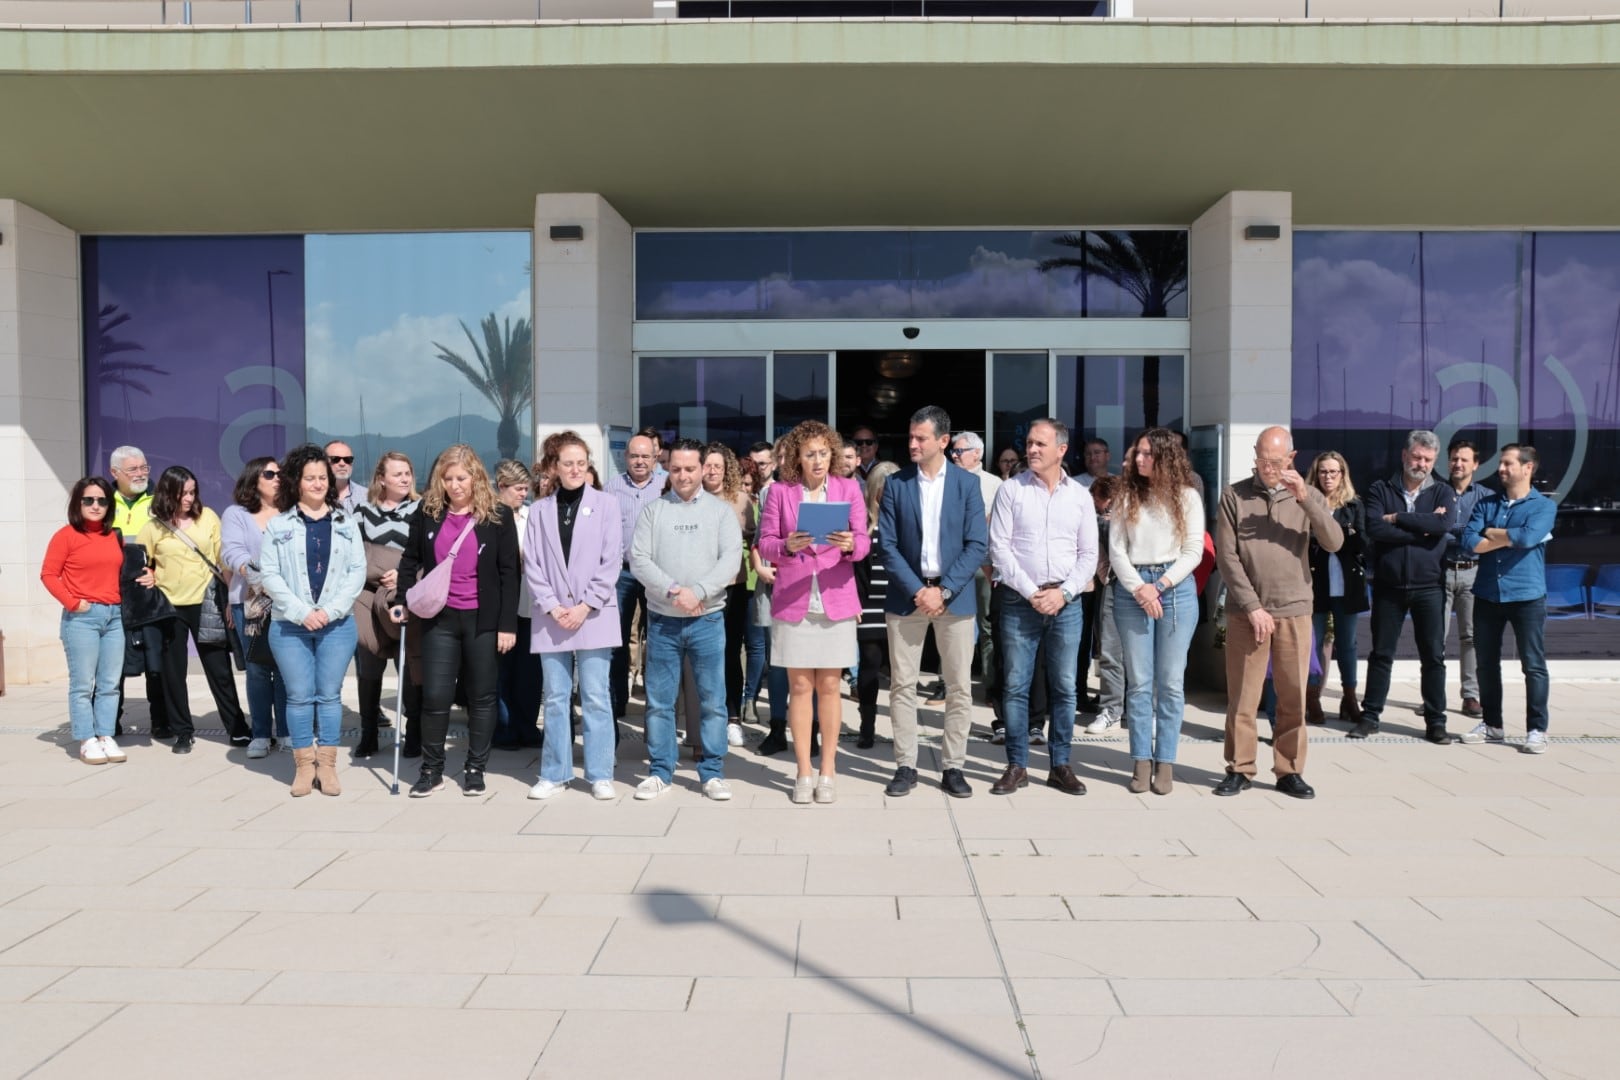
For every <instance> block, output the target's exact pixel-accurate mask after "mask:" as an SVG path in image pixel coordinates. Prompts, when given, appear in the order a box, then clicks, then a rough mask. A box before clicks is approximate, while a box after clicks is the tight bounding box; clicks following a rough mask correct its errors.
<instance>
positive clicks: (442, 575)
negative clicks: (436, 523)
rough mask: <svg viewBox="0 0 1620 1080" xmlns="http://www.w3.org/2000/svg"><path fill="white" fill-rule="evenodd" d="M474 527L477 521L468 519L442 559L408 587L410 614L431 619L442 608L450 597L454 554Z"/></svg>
mask: <svg viewBox="0 0 1620 1080" xmlns="http://www.w3.org/2000/svg"><path fill="white" fill-rule="evenodd" d="M449 519H450V515H449V514H446V515H445V520H446V521H448V520H449ZM443 527H444V526H442V525H441V526H440V528H443ZM476 528H478V522H476V521H469V522H468V523H467V528H466V529H465V530H463V532H462V534H461V535H460V536H458V537H456V542H455V543H453V544H451V545H450V553H449V554H448V555H446V556H445V557H444V561H442V562H441V563H439V565H438V566H435V567H434V568H433V569H432V571H431V572H429V573H428V574H425V575H424V576H423V577H422V578H421V579H420V580H419V581H417V583H416V584H415V585H412V586H411V587H410V590H409V591H408V592H407V593H406V594H405V606H406V607H408V608H410V609H411V614H412V615H415V616H416V617H418V618H421V619H431V618H433V616H435V615H437V614H438V613H439V612H440V611H442V610H444V602H445V601H446V600H448V599H449V598H450V576H451V575H452V574H453V573H454V572H455V563H456V554H457V553H458V552H460V551H461V545H462V542H463V541H465V540H466V539H467V537H469V536H471V535H472V534H473V530H474V529H476Z"/></svg>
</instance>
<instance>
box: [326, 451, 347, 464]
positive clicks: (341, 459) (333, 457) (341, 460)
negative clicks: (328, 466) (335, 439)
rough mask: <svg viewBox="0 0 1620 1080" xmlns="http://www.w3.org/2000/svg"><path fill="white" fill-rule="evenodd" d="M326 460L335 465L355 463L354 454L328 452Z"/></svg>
mask: <svg viewBox="0 0 1620 1080" xmlns="http://www.w3.org/2000/svg"><path fill="white" fill-rule="evenodd" d="M326 460H327V461H330V462H331V463H332V464H334V465H353V464H354V455H353V454H348V455H341V454H328V455H327V457H326Z"/></svg>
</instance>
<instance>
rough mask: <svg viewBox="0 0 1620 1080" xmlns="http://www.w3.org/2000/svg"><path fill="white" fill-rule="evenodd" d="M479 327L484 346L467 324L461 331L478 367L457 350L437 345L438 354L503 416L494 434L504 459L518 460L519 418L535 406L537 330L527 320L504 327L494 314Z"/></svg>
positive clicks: (435, 343) (507, 322)
mask: <svg viewBox="0 0 1620 1080" xmlns="http://www.w3.org/2000/svg"><path fill="white" fill-rule="evenodd" d="M479 327H480V328H481V329H482V330H483V332H484V340H483V343H482V344H480V343H479V341H478V339H477V338H476V337H474V336H473V332H472V330H470V329H469V328H468V327H467V324H466V323H465V322H463V323H462V324H461V331H462V333H464V334H466V335H467V341H468V342H469V343H470V344H471V345H472V348H473V355H474V356H475V357H477V359H478V366H477V367H474V366H473V365H472V364H469V363H468V362H467V361H466V359H465V358H463V357H462V355H461V354H460V353H458V352H456V351H455V350H454V349H449V348H446V347H445V346H443V345H440V344H439V343H438V342H437V341H435V342H434V343H433V345H434V347H435V348H436V349H438V350H439V359H440V360H443V361H444V362H445V363H447V364H449V365H450V366H451V367H453V368H455V369H456V370H457V371H459V372H461V373H462V375H464V376H466V378H467V381H468V382H470V383H472V384H473V387H474V388H475V389H476V390H477V391H478V392H479V393H480V394H482V395H484V397H485V398H486V399H488V401H489V403H490V404H491V405H493V406H495V410H496V411H497V412H499V413H500V414H501V422H500V426H499V427H498V428H497V429H496V432H495V442H496V445H497V448H498V450H499V452H500V455H501V457H503V458H510V457H516V456H517V452H518V442H519V432H518V417H519V415H521V414H522V412H523V410H525V409H527V408H529V407H530V406H531V405H533V404H534V367H533V359H532V358H533V354H534V329H533V326H532V324H531V323H530V322H529V320H528V319H519V320H518V321H517V322H516V323H514V322H512V321H511V320H510V319H508V320H506V322H505V323H501V322H500V321H498V320H497V319H496V317H495V313H494V312H491V313H490V314H488V315H486V316H484V319H483V321H482V322H481V323H480V324H479Z"/></svg>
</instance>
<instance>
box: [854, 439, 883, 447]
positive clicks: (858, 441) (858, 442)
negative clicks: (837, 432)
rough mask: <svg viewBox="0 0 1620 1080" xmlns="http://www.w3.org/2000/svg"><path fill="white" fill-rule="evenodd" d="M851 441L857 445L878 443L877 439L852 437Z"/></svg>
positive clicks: (874, 444)
mask: <svg viewBox="0 0 1620 1080" xmlns="http://www.w3.org/2000/svg"><path fill="white" fill-rule="evenodd" d="M850 442H853V443H854V444H855V445H856V446H876V445H877V440H876V439H851V440H850Z"/></svg>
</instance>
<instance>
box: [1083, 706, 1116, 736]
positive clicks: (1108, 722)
mask: <svg viewBox="0 0 1620 1080" xmlns="http://www.w3.org/2000/svg"><path fill="white" fill-rule="evenodd" d="M1118 726H1119V717H1118V716H1115V715H1114V714H1113V713H1111V712H1106V711H1104V712H1100V713H1098V714H1097V719H1095V720H1093V721H1092V722H1091V723H1089V724H1087V725H1086V734H1087V735H1106V734H1108V732H1110V731H1112V730H1113V729H1114V728H1116V727H1118Z"/></svg>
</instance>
